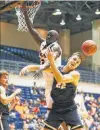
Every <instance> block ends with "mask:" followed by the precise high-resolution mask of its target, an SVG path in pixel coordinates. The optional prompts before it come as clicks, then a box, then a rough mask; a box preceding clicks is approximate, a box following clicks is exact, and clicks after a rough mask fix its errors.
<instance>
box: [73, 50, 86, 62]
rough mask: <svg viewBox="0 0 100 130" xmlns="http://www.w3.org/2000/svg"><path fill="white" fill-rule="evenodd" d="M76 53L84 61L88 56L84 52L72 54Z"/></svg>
mask: <svg viewBox="0 0 100 130" xmlns="http://www.w3.org/2000/svg"><path fill="white" fill-rule="evenodd" d="M74 55H77V56H78V57H79V58H80V59H81V61H84V60H85V58H86V56H85V55H84V54H83V53H82V52H75V53H73V54H72V56H74Z"/></svg>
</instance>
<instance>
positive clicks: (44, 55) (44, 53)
mask: <svg viewBox="0 0 100 130" xmlns="http://www.w3.org/2000/svg"><path fill="white" fill-rule="evenodd" d="M53 45H58V43H57V42H53V43H52V44H50V45H49V46H48V47H45V46H46V41H43V42H42V43H41V46H40V55H39V57H40V64H44V63H45V62H47V61H48V58H47V51H48V48H51V49H52V50H53ZM55 63H56V65H57V66H61V56H60V57H58V58H57V59H56V60H55ZM43 77H44V79H45V82H46V89H50V90H49V91H51V88H52V83H53V74H52V73H49V72H43Z"/></svg>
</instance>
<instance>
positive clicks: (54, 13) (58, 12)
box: [53, 9, 62, 15]
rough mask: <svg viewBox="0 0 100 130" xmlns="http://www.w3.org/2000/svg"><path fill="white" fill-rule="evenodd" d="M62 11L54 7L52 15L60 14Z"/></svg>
mask: <svg viewBox="0 0 100 130" xmlns="http://www.w3.org/2000/svg"><path fill="white" fill-rule="evenodd" d="M61 14H62V12H61V11H60V9H56V10H55V11H54V12H53V15H61Z"/></svg>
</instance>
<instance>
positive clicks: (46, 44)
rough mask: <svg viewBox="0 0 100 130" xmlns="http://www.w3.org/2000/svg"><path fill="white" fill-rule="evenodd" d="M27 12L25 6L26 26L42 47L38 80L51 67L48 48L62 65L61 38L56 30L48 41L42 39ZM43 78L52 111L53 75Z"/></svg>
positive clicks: (50, 34) (50, 32)
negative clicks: (41, 73) (59, 42)
mask: <svg viewBox="0 0 100 130" xmlns="http://www.w3.org/2000/svg"><path fill="white" fill-rule="evenodd" d="M26 10H27V9H26V6H23V8H22V11H23V14H24V17H25V21H26V25H27V27H28V29H29V32H30V34H31V35H32V36H33V38H34V39H35V40H36V41H38V42H37V43H39V45H40V54H39V57H40V64H41V66H40V68H39V70H37V71H35V74H34V77H35V78H36V77H38V76H39V74H40V72H42V71H43V70H45V69H46V68H48V67H50V63H49V61H48V59H47V56H46V53H47V50H48V48H50V49H51V50H52V51H53V52H54V57H55V61H56V64H57V65H58V66H59V65H61V53H62V51H61V48H60V46H59V45H58V43H57V40H58V37H59V34H58V32H57V31H55V30H50V31H49V32H48V34H47V37H46V39H44V38H42V37H41V36H40V34H39V33H38V32H37V31H36V30H35V29H34V27H33V25H32V23H31V21H30V20H29V17H28V14H27V11H26ZM25 71H26V68H25V69H23V70H22V71H21V74H22V73H25ZM43 77H44V79H45V82H46V85H45V86H46V87H45V97H46V103H47V108H48V110H50V108H51V107H52V99H51V97H50V92H51V88H52V83H53V75H52V73H48V72H43ZM48 77H49V78H48Z"/></svg>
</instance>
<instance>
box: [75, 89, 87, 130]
mask: <svg viewBox="0 0 100 130" xmlns="http://www.w3.org/2000/svg"><path fill="white" fill-rule="evenodd" d="M75 102H76V105H77V107H78V112H79V113H80V115H81V118H82V120H83V121H84V128H85V130H88V129H89V128H88V125H87V123H86V121H87V120H89V114H88V112H87V110H86V107H85V104H84V102H85V101H84V95H83V92H82V91H78V94H77V95H76V96H75Z"/></svg>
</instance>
